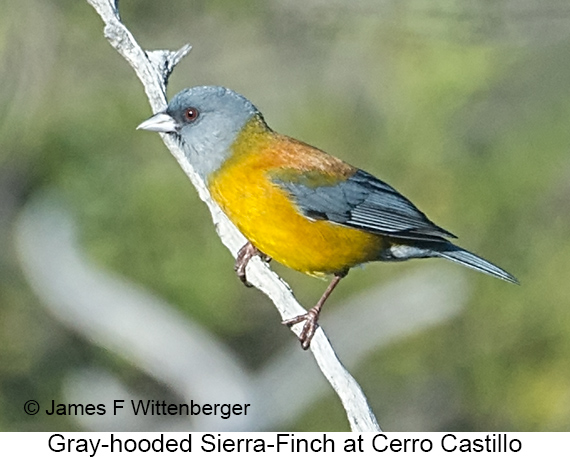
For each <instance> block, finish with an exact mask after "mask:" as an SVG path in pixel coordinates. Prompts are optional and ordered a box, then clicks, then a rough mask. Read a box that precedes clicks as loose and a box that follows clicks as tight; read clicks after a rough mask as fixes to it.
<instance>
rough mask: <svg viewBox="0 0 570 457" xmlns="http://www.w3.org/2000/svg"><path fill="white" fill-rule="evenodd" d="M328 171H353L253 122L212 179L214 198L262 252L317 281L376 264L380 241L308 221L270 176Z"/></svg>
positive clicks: (334, 175)
mask: <svg viewBox="0 0 570 457" xmlns="http://www.w3.org/2000/svg"><path fill="white" fill-rule="evenodd" d="M280 168H287V169H294V170H298V171H299V173H303V172H305V173H307V172H310V171H311V170H320V171H323V170H324V171H326V172H327V173H330V174H331V177H332V178H337V179H338V177H344V176H350V175H351V174H353V173H354V168H352V167H351V166H350V165H348V164H346V163H344V162H342V161H340V160H339V159H336V158H334V157H332V156H329V155H328V154H326V153H324V152H322V151H320V150H318V149H316V148H313V147H311V146H309V145H306V144H304V143H301V142H299V141H296V140H293V139H291V138H289V137H286V136H283V135H279V134H276V133H274V132H272V131H271V130H269V129H267V128H266V127H265V125H264V124H263V121H261V120H259V121H258V120H256V118H254V119H253V120H252V121H250V123H249V124H248V125H247V126H246V127H245V128H244V130H243V131H242V133H241V134H240V135H239V137H238V138H237V140H236V141H235V143H234V146H233V151H232V155H231V157H230V158H229V159H228V160H226V162H225V163H224V164H223V165H222V167H221V168H220V169H219V170H218V171H217V172H215V173H214V174H212V175H211V176H210V178H209V182H208V186H209V189H210V192H211V194H212V197H213V198H214V199H215V200H216V202H217V203H218V204H219V205H220V207H221V208H222V210H223V211H224V212H225V213H226V214H227V215H228V217H229V218H230V219H231V220H232V222H233V223H234V224H235V225H236V226H237V227H238V228H239V230H240V231H241V232H242V233H243V234H244V236H245V237H246V238H247V239H248V240H249V241H251V243H252V244H253V245H254V246H255V247H257V248H258V249H259V250H261V251H262V252H264V253H265V254H267V255H268V256H270V257H271V258H273V259H275V260H276V261H277V262H279V263H281V264H283V265H286V266H288V267H289V268H292V269H295V270H298V271H301V272H303V273H307V274H310V275H315V276H322V275H323V274H331V273H340V272H343V271H346V270H348V269H349V268H351V267H353V266H355V265H358V264H361V263H364V262H368V261H371V260H375V259H377V258H378V253H379V251H380V250H381V248H382V244H383V240H382V237H381V236H378V235H374V234H370V233H366V232H363V231H360V230H357V229H353V228H349V227H343V226H341V225H338V224H334V223H331V222H329V221H325V220H311V219H309V218H307V217H305V216H304V215H303V214H302V213H301V212H300V211H299V210H298V208H297V207H296V206H295V204H294V203H293V202H292V200H291V198H290V196H289V195H288V194H287V192H286V191H285V190H284V189H282V188H281V187H279V186H278V185H277V184H275V183H273V182H272V181H271V177H270V176H271V171H272V170H276V169H280Z"/></svg>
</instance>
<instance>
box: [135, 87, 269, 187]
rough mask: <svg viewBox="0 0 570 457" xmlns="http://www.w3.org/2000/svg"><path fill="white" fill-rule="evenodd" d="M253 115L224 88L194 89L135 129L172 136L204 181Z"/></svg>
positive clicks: (246, 103)
mask: <svg viewBox="0 0 570 457" xmlns="http://www.w3.org/2000/svg"><path fill="white" fill-rule="evenodd" d="M255 115H260V114H259V111H258V110H257V108H256V107H255V106H253V104H252V103H251V102H250V101H249V100H248V99H247V98H245V97H244V96H243V95H240V94H238V93H236V92H234V91H232V90H230V89H226V88H225V87H219V86H198V87H192V88H190V89H184V90H183V91H181V92H179V93H178V94H176V95H175V96H174V98H172V100H171V101H170V103H169V104H168V107H167V108H166V110H165V111H163V112H162V113H158V114H155V115H154V116H153V117H151V118H150V119H147V120H146V121H144V122H143V123H142V124H140V125H139V126H138V127H137V128H138V129H144V130H152V131H155V132H165V133H174V134H176V136H177V138H178V140H179V141H180V144H181V147H182V149H183V150H184V153H185V154H186V156H187V158H188V160H189V161H190V162H191V164H192V165H193V166H194V168H195V169H196V172H197V173H198V174H199V175H200V176H201V177H202V179H204V180H206V181H207V179H208V176H209V175H210V174H211V173H212V172H214V171H216V170H217V169H218V168H219V167H220V166H221V165H222V163H223V162H224V161H225V160H226V159H227V158H228V157H229V156H230V154H231V146H232V144H233V143H234V141H235V139H236V137H237V136H238V134H239V133H240V132H241V131H242V129H243V127H244V126H245V124H246V123H247V122H248V121H249V120H250V119H251V118H252V117H253V116H255Z"/></svg>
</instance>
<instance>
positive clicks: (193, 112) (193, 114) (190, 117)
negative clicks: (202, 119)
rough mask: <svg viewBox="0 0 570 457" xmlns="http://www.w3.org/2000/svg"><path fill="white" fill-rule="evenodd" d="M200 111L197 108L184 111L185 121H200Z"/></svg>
mask: <svg viewBox="0 0 570 457" xmlns="http://www.w3.org/2000/svg"><path fill="white" fill-rule="evenodd" d="M198 114H199V113H198V110H197V109H196V108H186V109H185V110H184V119H185V120H186V121H187V122H194V121H195V120H196V119H198Z"/></svg>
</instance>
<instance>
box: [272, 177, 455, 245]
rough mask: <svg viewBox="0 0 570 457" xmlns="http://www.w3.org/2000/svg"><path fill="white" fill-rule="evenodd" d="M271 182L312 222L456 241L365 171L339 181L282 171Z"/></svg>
mask: <svg viewBox="0 0 570 457" xmlns="http://www.w3.org/2000/svg"><path fill="white" fill-rule="evenodd" d="M271 179H272V181H273V183H274V184H276V185H278V186H279V187H281V188H282V189H284V190H285V191H287V192H288V193H289V195H290V196H291V198H292V199H293V201H294V203H295V204H296V205H297V207H298V208H299V210H300V211H301V212H302V213H303V214H304V215H305V216H306V217H307V218H310V219H313V220H328V221H331V222H334V223H337V224H341V225H345V226H347V227H354V228H357V229H360V230H364V231H367V232H372V233H378V234H381V235H389V236H393V237H398V238H407V239H418V240H426V241H429V240H432V241H441V240H442V237H452V238H455V236H454V235H453V234H451V233H450V232H448V231H447V230H444V229H442V228H441V227H438V226H437V225H435V224H434V223H433V222H431V221H430V220H429V219H428V218H427V217H426V216H425V214H424V213H422V212H421V211H420V210H419V209H418V208H416V206H415V205H414V204H413V203H412V202H411V201H410V200H408V199H407V198H406V197H404V196H403V195H402V194H400V193H399V192H398V191H396V190H395V189H394V188H393V187H391V186H389V185H388V184H386V183H385V182H383V181H380V180H379V179H377V178H375V177H374V176H372V175H371V174H369V173H366V172H365V171H362V170H357V171H356V173H354V174H353V175H352V176H350V177H348V178H346V177H342V178H340V179H337V178H334V177H331V176H330V175H328V174H325V173H324V172H321V171H311V172H310V173H300V172H299V171H298V170H280V171H278V172H273V173H272V174H271Z"/></svg>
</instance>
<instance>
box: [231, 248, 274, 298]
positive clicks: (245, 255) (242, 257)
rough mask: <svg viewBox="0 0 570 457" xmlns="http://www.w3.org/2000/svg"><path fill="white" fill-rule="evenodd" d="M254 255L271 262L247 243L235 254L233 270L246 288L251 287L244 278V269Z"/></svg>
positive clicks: (269, 258)
mask: <svg viewBox="0 0 570 457" xmlns="http://www.w3.org/2000/svg"><path fill="white" fill-rule="evenodd" d="M254 255H258V256H260V257H261V258H262V259H263V260H264V261H266V262H269V261H271V257H269V256H268V255H265V254H264V253H263V252H261V251H260V250H259V249H257V248H256V247H255V246H254V245H253V244H251V243H250V242H249V241H248V242H247V243H246V244H244V245H243V246H242V247H241V249H240V250H239V251H238V253H237V257H236V263H235V265H234V270H235V272H236V273H237V275H238V278H239V279H240V281H241V282H243V283H244V285H245V286H247V287H251V284H250V283H249V282H247V278H246V277H245V268H246V267H247V264H248V263H249V261H250V260H251V258H252V257H253V256H254Z"/></svg>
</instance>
